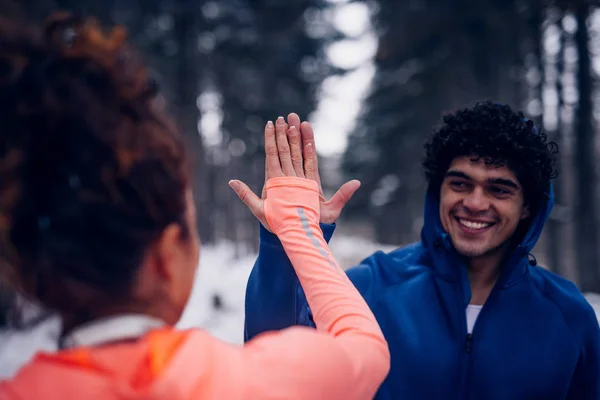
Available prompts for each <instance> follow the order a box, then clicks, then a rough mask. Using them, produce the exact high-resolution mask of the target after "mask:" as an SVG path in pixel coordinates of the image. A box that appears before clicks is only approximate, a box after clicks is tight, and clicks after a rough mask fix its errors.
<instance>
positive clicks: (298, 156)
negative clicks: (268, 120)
mask: <svg viewBox="0 0 600 400" xmlns="http://www.w3.org/2000/svg"><path fill="white" fill-rule="evenodd" d="M288 143H289V145H290V154H291V158H292V166H293V167H294V172H295V173H296V176H299V177H301V178H304V167H303V163H302V138H301V137H300V131H299V130H298V129H296V127H295V126H290V129H288Z"/></svg>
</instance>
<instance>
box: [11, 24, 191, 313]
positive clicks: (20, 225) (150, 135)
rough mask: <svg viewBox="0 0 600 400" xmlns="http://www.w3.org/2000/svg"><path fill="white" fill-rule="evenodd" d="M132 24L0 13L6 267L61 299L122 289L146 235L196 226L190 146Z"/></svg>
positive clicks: (68, 301)
mask: <svg viewBox="0 0 600 400" xmlns="http://www.w3.org/2000/svg"><path fill="white" fill-rule="evenodd" d="M125 36H126V35H125V30H124V29H123V28H122V27H116V28H114V29H112V30H111V31H109V32H108V33H105V32H104V31H103V30H102V29H101V27H100V26H99V24H98V23H97V22H96V21H95V20H93V19H83V18H78V17H75V16H71V15H68V14H62V13H59V14H55V15H53V16H51V17H50V18H49V19H48V21H47V23H46V25H45V27H44V28H43V29H42V30H40V31H38V30H35V29H33V28H26V27H23V26H22V25H18V24H15V23H11V22H10V21H0V48H1V49H2V52H0V279H1V280H2V281H3V282H4V284H7V285H10V287H13V288H18V289H19V290H20V291H22V292H23V293H24V294H26V295H28V296H30V297H32V298H33V299H34V300H37V301H40V302H41V303H42V304H43V305H45V306H47V307H49V308H52V309H56V310H59V311H65V310H69V311H68V312H85V310H89V309H91V308H92V304H103V305H106V303H107V302H111V301H114V302H119V301H122V300H123V299H124V298H125V297H127V295H128V294H129V293H128V290H129V288H130V285H131V284H132V283H133V281H134V279H135V276H136V272H137V269H138V267H139V265H140V263H141V260H142V258H143V256H144V254H145V251H146V249H147V247H148V246H149V244H151V242H152V241H154V240H155V239H156V238H157V237H158V236H159V235H160V234H161V232H162V231H163V230H164V228H165V227H166V226H167V225H168V224H171V223H173V222H175V223H179V224H181V225H182V226H183V227H184V228H185V229H184V232H187V228H188V227H187V226H186V219H185V215H186V190H187V188H188V186H189V185H188V183H189V176H188V174H189V169H188V164H187V158H186V156H185V152H184V148H185V146H184V144H183V143H182V139H181V137H180V135H179V133H178V132H177V130H176V129H175V127H174V126H173V123H172V121H171V120H170V119H169V118H168V117H167V116H166V115H165V114H164V113H163V112H162V111H161V110H160V109H159V108H157V106H156V101H155V99H154V98H155V95H156V91H157V88H156V85H154V84H153V82H152V80H150V79H149V74H148V72H147V70H146V68H145V67H144V66H143V65H142V64H141V63H140V62H139V61H138V58H137V57H136V56H135V54H134V53H133V51H132V49H131V48H130V47H129V46H128V45H127V44H126V42H125ZM111 304H112V303H111Z"/></svg>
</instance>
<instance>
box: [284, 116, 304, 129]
mask: <svg viewBox="0 0 600 400" xmlns="http://www.w3.org/2000/svg"><path fill="white" fill-rule="evenodd" d="M287 123H288V125H289V126H290V127H292V126H293V127H294V128H296V130H297V131H298V132H300V130H301V129H300V117H299V116H298V114H296V113H291V114H289V115H288V118H287Z"/></svg>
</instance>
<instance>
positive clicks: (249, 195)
mask: <svg viewBox="0 0 600 400" xmlns="http://www.w3.org/2000/svg"><path fill="white" fill-rule="evenodd" d="M229 186H231V188H232V189H233V191H234V192H235V193H236V194H237V195H238V197H239V198H240V200H242V202H244V204H245V205H246V206H248V208H249V209H250V211H251V212H252V214H254V216H255V217H256V218H258V220H259V221H260V222H261V223H262V224H263V225H264V227H265V228H267V229H269V225H268V224H267V220H266V219H265V211H264V207H263V200H261V199H260V198H259V197H258V196H257V195H256V194H254V192H253V191H252V189H250V188H249V187H248V185H246V184H245V183H244V182H242V181H238V180H231V181H229Z"/></svg>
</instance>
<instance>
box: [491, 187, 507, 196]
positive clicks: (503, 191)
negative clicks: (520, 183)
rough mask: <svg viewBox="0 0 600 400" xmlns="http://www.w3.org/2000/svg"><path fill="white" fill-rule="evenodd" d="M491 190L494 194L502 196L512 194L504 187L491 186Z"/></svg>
mask: <svg viewBox="0 0 600 400" xmlns="http://www.w3.org/2000/svg"><path fill="white" fill-rule="evenodd" d="M490 191H491V192H492V193H494V194H497V195H501V196H505V195H509V194H510V192H509V191H508V190H506V189H502V188H500V187H492V188H490Z"/></svg>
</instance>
